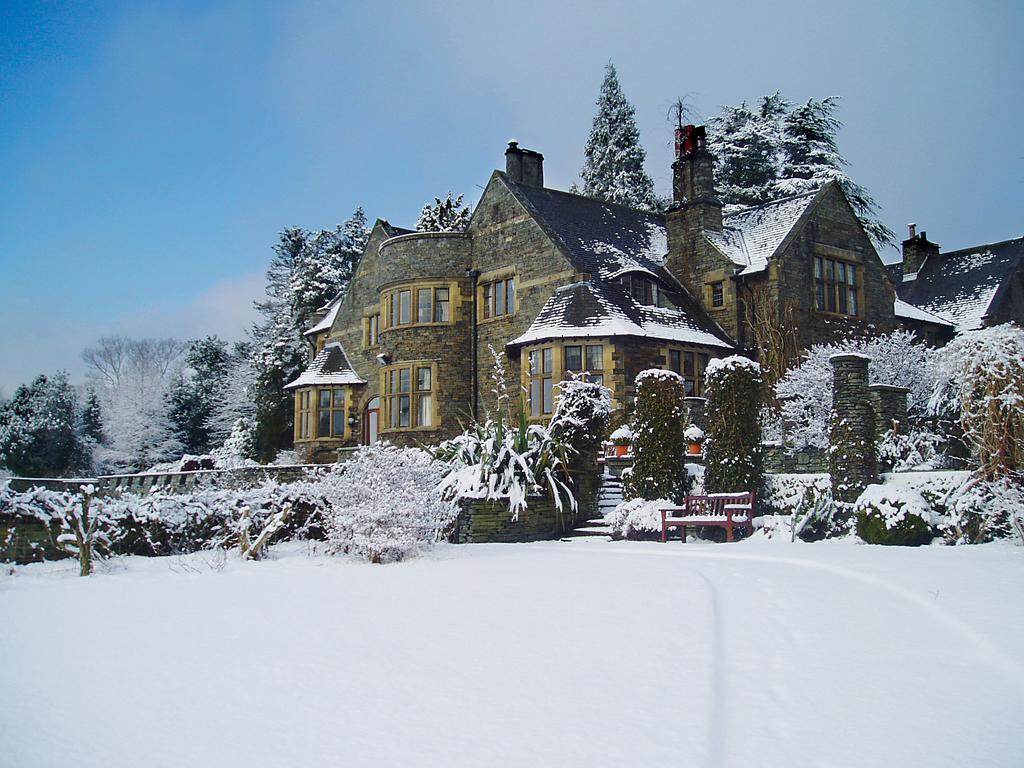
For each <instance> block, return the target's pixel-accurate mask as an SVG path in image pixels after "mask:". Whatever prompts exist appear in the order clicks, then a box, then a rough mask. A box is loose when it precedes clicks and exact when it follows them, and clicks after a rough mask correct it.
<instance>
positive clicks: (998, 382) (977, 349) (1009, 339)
mask: <svg viewBox="0 0 1024 768" xmlns="http://www.w3.org/2000/svg"><path fill="white" fill-rule="evenodd" d="M936 355H937V358H938V360H937V365H936V369H937V371H938V372H939V379H938V383H937V385H936V387H935V389H934V393H933V395H932V397H931V399H930V401H929V403H928V407H929V409H930V411H931V412H932V413H934V414H936V415H940V416H946V417H947V418H953V419H955V420H957V421H958V422H959V424H960V427H961V429H962V430H963V433H964V436H965V437H966V438H967V440H968V441H969V442H970V443H971V444H972V445H973V446H974V448H975V450H976V451H977V453H978V459H979V464H980V473H979V474H980V477H981V478H982V479H983V480H986V481H987V480H996V479H1001V478H1005V477H1012V478H1014V479H1015V480H1016V481H1017V482H1021V480H1022V476H1024V330H1021V329H1020V328H1018V327H1017V326H1015V325H1012V324H1007V325H997V326H994V327H992V328H984V329H981V330H978V331H970V332H968V333H965V334H963V335H961V336H959V337H957V338H956V339H954V340H953V341H952V342H950V343H949V344H948V345H947V346H945V347H943V348H942V349H941V350H939V351H938V352H937V353H936Z"/></svg>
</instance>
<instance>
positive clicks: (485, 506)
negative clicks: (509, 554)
mask: <svg viewBox="0 0 1024 768" xmlns="http://www.w3.org/2000/svg"><path fill="white" fill-rule="evenodd" d="M460 507H461V509H460V511H459V518H458V523H457V525H456V530H455V533H454V536H453V539H454V541H455V543H457V544H480V543H493V542H506V543H521V542H528V541H546V540H549V539H557V538H559V537H560V536H562V535H563V534H565V533H567V532H568V531H570V530H571V529H572V526H573V521H572V513H570V512H566V513H565V514H562V513H559V512H558V510H557V509H555V505H554V502H552V501H551V500H550V499H548V498H543V497H532V498H530V506H529V508H528V509H526V510H524V511H523V512H521V513H520V514H519V519H518V520H512V514H511V513H510V512H509V511H508V502H506V501H482V500H471V499H467V500H465V501H463V502H462V503H461V505H460Z"/></svg>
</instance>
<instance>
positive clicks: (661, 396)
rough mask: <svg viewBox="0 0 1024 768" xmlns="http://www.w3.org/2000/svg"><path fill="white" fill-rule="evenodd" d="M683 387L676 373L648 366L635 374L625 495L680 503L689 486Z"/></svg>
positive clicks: (630, 497) (624, 486) (631, 497)
mask: <svg viewBox="0 0 1024 768" xmlns="http://www.w3.org/2000/svg"><path fill="white" fill-rule="evenodd" d="M688 423H689V412H688V409H687V407H686V387H685V386H684V384H683V379H682V377H681V376H679V374H677V373H673V372H672V371H662V370H658V369H651V370H647V371H641V372H640V374H639V375H638V376H637V377H636V404H635V407H634V411H633V456H634V457H635V458H634V459H633V467H632V472H630V473H629V474H628V475H626V476H625V479H624V483H623V490H624V491H625V495H626V498H627V499H672V501H673V502H674V503H675V504H682V503H683V500H684V498H685V497H686V492H687V490H688V488H689V475H687V473H686V438H685V437H684V436H683V432H684V430H685V428H686V424H688Z"/></svg>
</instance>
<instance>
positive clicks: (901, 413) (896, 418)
mask: <svg viewBox="0 0 1024 768" xmlns="http://www.w3.org/2000/svg"><path fill="white" fill-rule="evenodd" d="M868 391H869V392H870V394H871V406H872V407H873V408H874V409H875V436H876V437H881V436H882V434H883V433H884V432H886V431H888V430H890V429H897V430H900V431H902V429H903V427H904V425H905V424H906V423H907V395H908V394H910V390H909V389H908V388H907V387H894V386H892V385H891V384H872V385H870V386H869V387H868Z"/></svg>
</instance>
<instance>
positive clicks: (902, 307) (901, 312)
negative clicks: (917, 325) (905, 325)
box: [892, 299, 953, 328]
mask: <svg viewBox="0 0 1024 768" xmlns="http://www.w3.org/2000/svg"><path fill="white" fill-rule="evenodd" d="M892 309H893V312H894V313H895V314H896V317H905V318H906V319H908V320H918V321H920V322H922V323H935V324H936V325H948V326H949V327H950V328H952V327H953V323H951V322H950V321H949V320H947V319H946V318H944V317H941V316H939V315H936V314H935V313H934V312H928V311H926V310H923V309H921V308H920V307H915V306H914V305H913V304H908V303H907V302H905V301H903V299H896V301H895V302H894V303H893V307H892Z"/></svg>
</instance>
